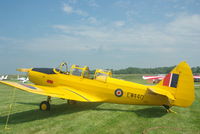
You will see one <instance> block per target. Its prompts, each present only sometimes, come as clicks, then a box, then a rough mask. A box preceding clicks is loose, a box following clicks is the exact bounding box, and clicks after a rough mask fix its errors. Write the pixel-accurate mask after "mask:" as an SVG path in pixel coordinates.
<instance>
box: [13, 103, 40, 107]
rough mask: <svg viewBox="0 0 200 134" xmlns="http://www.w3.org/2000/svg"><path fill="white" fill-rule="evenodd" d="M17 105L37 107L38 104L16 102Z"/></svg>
mask: <svg viewBox="0 0 200 134" xmlns="http://www.w3.org/2000/svg"><path fill="white" fill-rule="evenodd" d="M16 103H17V104H23V105H32V106H38V103H31V102H29V103H27V102H16Z"/></svg>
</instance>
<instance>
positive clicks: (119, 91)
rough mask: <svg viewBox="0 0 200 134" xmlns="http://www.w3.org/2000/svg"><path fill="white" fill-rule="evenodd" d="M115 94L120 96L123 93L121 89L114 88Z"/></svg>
mask: <svg viewBox="0 0 200 134" xmlns="http://www.w3.org/2000/svg"><path fill="white" fill-rule="evenodd" d="M115 95H116V96H117V97H121V96H122V95H123V91H122V90H121V89H116V90H115Z"/></svg>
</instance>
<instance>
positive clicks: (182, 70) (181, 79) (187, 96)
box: [156, 62, 195, 107]
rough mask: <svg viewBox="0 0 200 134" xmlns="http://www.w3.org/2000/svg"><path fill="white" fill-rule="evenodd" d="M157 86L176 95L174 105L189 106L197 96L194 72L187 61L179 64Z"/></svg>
mask: <svg viewBox="0 0 200 134" xmlns="http://www.w3.org/2000/svg"><path fill="white" fill-rule="evenodd" d="M156 87H159V88H160V89H163V90H167V91H169V92H170V93H171V94H172V95H173V96H174V98H175V100H174V102H173V104H172V105H176V106H181V107H188V106H190V105H191V104H192V103H193V101H194V98H195V94H194V79H193V74H192V71H191V69H190V66H189V65H188V64H187V63H186V62H181V63H180V64H179V65H177V66H176V67H175V68H174V69H173V70H172V71H171V72H170V73H169V74H167V75H166V76H165V78H164V79H163V80H162V81H160V82H159V83H158V84H157V85H156Z"/></svg>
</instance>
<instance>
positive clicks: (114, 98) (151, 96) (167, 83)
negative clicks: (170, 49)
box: [0, 62, 195, 112]
mask: <svg viewBox="0 0 200 134" xmlns="http://www.w3.org/2000/svg"><path fill="white" fill-rule="evenodd" d="M63 67H66V68H65V70H64V69H63ZM62 69H63V70H62ZM18 71H21V72H27V73H28V77H29V79H30V81H31V82H32V83H34V84H22V83H17V82H10V81H0V83H2V84H6V85H9V86H12V87H15V88H18V89H21V90H24V91H27V92H31V93H35V94H40V95H45V96H47V100H46V101H42V102H41V103H40V109H41V110H50V102H51V101H50V100H51V97H57V98H61V99H67V100H68V101H69V102H76V101H81V102H107V103H119V104H133V105H134V104H135V105H155V106H164V107H165V108H166V109H167V111H168V112H170V111H171V110H170V108H171V107H172V106H179V107H188V106H190V105H191V104H192V103H193V101H194V99H195V91H194V81H193V75H192V71H191V69H190V67H189V65H188V64H187V63H186V62H181V63H180V64H179V65H177V66H176V67H175V68H174V69H173V70H172V71H171V72H170V73H169V74H167V75H166V76H165V78H164V79H163V80H162V81H161V82H159V83H158V84H157V85H152V86H151V85H142V84H137V83H134V82H130V81H125V80H120V79H116V78H112V72H111V71H107V70H101V69H97V70H96V72H95V74H94V77H93V78H91V77H90V75H91V74H90V70H89V68H88V67H87V66H85V67H80V66H77V65H72V67H71V69H70V71H68V67H67V64H66V63H62V64H61V65H60V68H28V69H18ZM26 101H27V100H26Z"/></svg>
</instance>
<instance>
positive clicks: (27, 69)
mask: <svg viewBox="0 0 200 134" xmlns="http://www.w3.org/2000/svg"><path fill="white" fill-rule="evenodd" d="M16 70H17V71H19V72H29V71H31V70H32V69H31V68H19V69H16Z"/></svg>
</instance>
